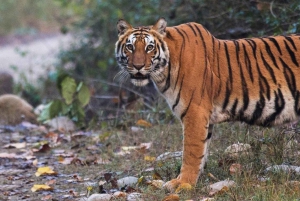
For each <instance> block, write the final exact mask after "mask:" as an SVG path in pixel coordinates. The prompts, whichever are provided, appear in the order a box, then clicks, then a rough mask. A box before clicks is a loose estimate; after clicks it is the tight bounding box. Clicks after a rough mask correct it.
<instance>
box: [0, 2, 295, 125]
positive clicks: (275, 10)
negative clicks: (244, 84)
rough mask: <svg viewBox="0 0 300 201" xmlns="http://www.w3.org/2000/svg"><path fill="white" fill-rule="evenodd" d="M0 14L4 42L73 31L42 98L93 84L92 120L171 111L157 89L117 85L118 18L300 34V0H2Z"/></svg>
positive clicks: (223, 34)
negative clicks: (63, 87)
mask: <svg viewBox="0 0 300 201" xmlns="http://www.w3.org/2000/svg"><path fill="white" fill-rule="evenodd" d="M0 11H1V12H0V36H1V37H5V36H8V35H18V34H19V35H28V34H33V35H34V34H37V33H43V32H44V33H49V32H55V31H58V30H59V31H60V32H61V33H64V34H66V33H71V34H73V36H74V42H73V43H72V44H71V46H70V48H69V49H68V50H66V51H61V52H60V54H59V55H58V61H59V62H58V63H57V64H56V66H57V70H56V71H55V72H53V73H52V74H51V75H49V76H48V78H47V79H45V81H44V83H45V85H43V86H42V87H43V89H42V90H40V92H41V94H42V95H41V96H42V97H43V98H42V99H41V100H40V101H43V99H44V100H45V99H47V98H49V91H48V90H46V88H49V86H56V85H55V82H56V78H57V77H59V76H58V75H59V74H64V73H67V74H69V75H71V76H72V77H74V78H75V79H77V80H80V81H82V80H83V81H84V82H85V83H86V84H87V85H88V86H89V88H90V91H91V94H92V98H91V103H90V104H89V106H88V108H86V112H87V113H93V114H92V115H88V116H91V118H90V119H92V117H94V115H96V116H97V118H99V116H100V117H102V118H104V117H105V118H109V117H115V116H116V115H118V114H119V113H120V110H119V109H117V108H123V109H125V108H127V109H128V108H130V109H132V110H135V111H139V110H143V109H145V108H146V109H150V111H154V112H159V111H161V110H162V109H164V107H166V106H165V105H164V104H157V100H156V98H157V96H156V95H155V92H154V91H155V90H152V89H153V87H151V86H149V87H148V88H146V90H145V88H142V89H137V88H135V87H133V86H132V85H130V84H129V85H128V84H127V83H125V84H123V85H122V86H120V85H119V84H118V83H116V82H114V79H113V78H114V76H115V74H116V73H117V72H118V67H117V65H116V62H115V58H114V44H115V42H116V40H117V32H116V23H117V21H118V19H120V18H123V19H125V20H126V21H128V22H130V23H131V24H133V25H135V26H137V25H151V24H153V23H155V22H156V20H157V19H158V18H159V17H164V18H165V19H166V20H167V21H168V25H169V26H174V25H178V24H180V23H185V22H190V21H195V22H198V23H201V24H203V25H204V26H205V27H206V28H207V29H208V30H209V31H210V32H211V33H212V34H214V35H215V36H216V37H217V38H221V39H225V38H226V39H235V38H241V37H257V36H266V35H278V34H293V33H300V2H299V0H272V1H271V0H264V1H258V0H229V1H218V0H164V1H160V0H148V1H122V0H53V1H50V0H39V1H36V0H22V1H20V0H3V1H1V3H0ZM37 91H38V90H36V91H35V92H34V93H37ZM146 92H150V93H148V94H147V93H146ZM53 93H54V92H51V93H50V94H53ZM150 94H152V95H150ZM153 94H154V95H153ZM149 97H150V98H149ZM132 103H133V105H134V106H132ZM136 105H138V106H136ZM136 108H138V109H136ZM141 108H143V109H141ZM95 111H97V112H95ZM94 113H97V114H94ZM104 114H105V115H104ZM90 119H89V120H90Z"/></svg>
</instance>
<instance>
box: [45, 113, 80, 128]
mask: <svg viewBox="0 0 300 201" xmlns="http://www.w3.org/2000/svg"><path fill="white" fill-rule="evenodd" d="M46 124H47V125H48V126H50V127H51V129H52V130H58V131H61V132H66V131H74V130H75V129H76V126H75V124H74V122H73V121H72V120H71V119H69V118H68V117H64V116H61V117H56V118H54V119H51V120H49V121H47V122H46Z"/></svg>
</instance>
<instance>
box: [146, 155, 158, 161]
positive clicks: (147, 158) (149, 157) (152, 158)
mask: <svg viewBox="0 0 300 201" xmlns="http://www.w3.org/2000/svg"><path fill="white" fill-rule="evenodd" d="M155 159H156V157H153V156H144V160H145V161H149V162H152V161H155Z"/></svg>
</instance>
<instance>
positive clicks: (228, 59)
mask: <svg viewBox="0 0 300 201" xmlns="http://www.w3.org/2000/svg"><path fill="white" fill-rule="evenodd" d="M224 47H225V53H226V59H227V66H228V74H229V79H230V83H231V86H232V82H233V78H232V69H231V65H230V56H229V52H228V47H227V44H226V42H224Z"/></svg>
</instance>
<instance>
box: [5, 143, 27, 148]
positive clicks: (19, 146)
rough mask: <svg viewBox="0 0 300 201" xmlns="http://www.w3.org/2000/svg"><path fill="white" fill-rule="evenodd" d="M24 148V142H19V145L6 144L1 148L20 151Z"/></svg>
mask: <svg viewBox="0 0 300 201" xmlns="http://www.w3.org/2000/svg"><path fill="white" fill-rule="evenodd" d="M25 147H26V142H20V143H10V144H7V145H5V146H4V147H3V148H5V149H11V148H16V149H22V148H25Z"/></svg>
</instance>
